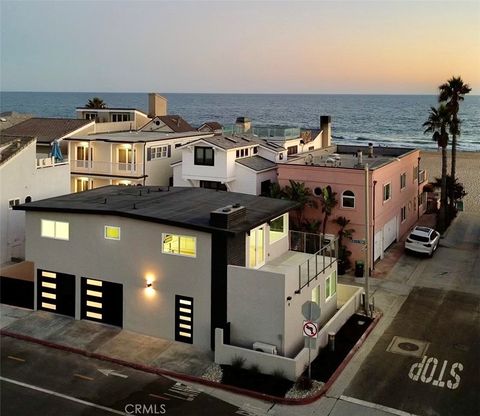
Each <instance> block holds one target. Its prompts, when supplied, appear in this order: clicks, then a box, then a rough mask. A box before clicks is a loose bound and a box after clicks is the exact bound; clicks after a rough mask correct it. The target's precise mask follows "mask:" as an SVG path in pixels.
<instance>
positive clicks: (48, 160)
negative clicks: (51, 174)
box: [37, 157, 68, 169]
mask: <svg viewBox="0 0 480 416" xmlns="http://www.w3.org/2000/svg"><path fill="white" fill-rule="evenodd" d="M64 165H68V160H62V161H57V160H56V159H55V158H54V157H40V158H39V157H37V169H43V168H52V167H55V166H64Z"/></svg>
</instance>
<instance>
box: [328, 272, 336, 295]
mask: <svg viewBox="0 0 480 416" xmlns="http://www.w3.org/2000/svg"><path fill="white" fill-rule="evenodd" d="M335 293H337V272H333V273H332V274H331V275H330V276H328V277H327V279H326V280H325V300H328V299H330V298H331V297H332V296H333V295H334V294H335Z"/></svg>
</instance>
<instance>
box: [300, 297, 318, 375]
mask: <svg viewBox="0 0 480 416" xmlns="http://www.w3.org/2000/svg"><path fill="white" fill-rule="evenodd" d="M320 313H321V311H320V306H318V305H317V303H315V302H312V301H311V300H307V301H306V302H305V303H304V304H303V305H302V315H303V316H304V317H305V321H303V327H302V331H303V336H304V337H305V348H308V378H309V379H311V378H312V358H311V353H312V349H313V348H315V347H316V339H317V337H318V327H319V325H318V323H316V322H314V321H318V320H319V319H320Z"/></svg>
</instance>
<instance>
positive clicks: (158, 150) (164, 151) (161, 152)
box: [152, 146, 168, 159]
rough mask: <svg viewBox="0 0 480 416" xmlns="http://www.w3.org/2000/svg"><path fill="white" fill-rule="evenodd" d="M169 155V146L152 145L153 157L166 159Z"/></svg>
mask: <svg viewBox="0 0 480 416" xmlns="http://www.w3.org/2000/svg"><path fill="white" fill-rule="evenodd" d="M166 157H168V146H156V147H152V159H164V158H166Z"/></svg>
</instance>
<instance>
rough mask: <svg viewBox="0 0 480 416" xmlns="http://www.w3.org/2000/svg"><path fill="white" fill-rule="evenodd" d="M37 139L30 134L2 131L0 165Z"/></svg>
mask: <svg viewBox="0 0 480 416" xmlns="http://www.w3.org/2000/svg"><path fill="white" fill-rule="evenodd" d="M34 140H35V138H34V137H29V136H13V135H7V134H4V133H3V132H1V133H0V165H2V164H3V163H4V162H6V161H7V160H8V159H10V158H11V157H12V156H14V155H15V154H17V153H18V152H20V151H21V150H22V149H23V148H25V147H27V146H28V145H29V144H30V143H31V142H33V141H34Z"/></svg>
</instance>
